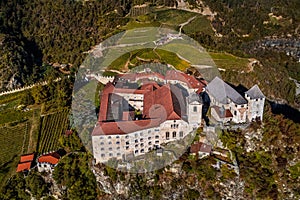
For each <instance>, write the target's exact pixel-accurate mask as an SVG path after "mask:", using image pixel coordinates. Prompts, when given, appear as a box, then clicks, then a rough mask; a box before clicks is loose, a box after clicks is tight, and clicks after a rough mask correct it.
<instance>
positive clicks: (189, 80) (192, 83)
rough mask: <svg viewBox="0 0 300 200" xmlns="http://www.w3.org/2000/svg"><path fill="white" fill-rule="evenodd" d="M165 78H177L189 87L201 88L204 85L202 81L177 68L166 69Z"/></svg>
mask: <svg viewBox="0 0 300 200" xmlns="http://www.w3.org/2000/svg"><path fill="white" fill-rule="evenodd" d="M166 80H178V81H181V82H184V83H186V84H187V85H188V87H190V88H199V89H200V88H201V90H202V88H203V87H204V86H205V84H204V83H202V82H200V81H199V80H197V79H196V78H195V77H194V76H193V75H188V74H186V73H183V72H181V71H177V70H169V71H167V73H166Z"/></svg>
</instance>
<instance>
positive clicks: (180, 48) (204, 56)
mask: <svg viewBox="0 0 300 200" xmlns="http://www.w3.org/2000/svg"><path fill="white" fill-rule="evenodd" d="M199 48H200V46H199ZM162 49H163V50H166V51H172V52H174V53H177V54H178V55H179V56H180V57H182V58H184V59H186V60H187V61H188V62H190V63H191V64H193V65H209V66H214V63H213V62H212V60H211V58H210V56H209V54H208V53H206V52H203V51H202V50H199V49H197V47H196V48H195V46H194V45H191V44H188V43H177V42H176V43H173V42H171V43H169V44H166V45H165V46H163V47H162Z"/></svg>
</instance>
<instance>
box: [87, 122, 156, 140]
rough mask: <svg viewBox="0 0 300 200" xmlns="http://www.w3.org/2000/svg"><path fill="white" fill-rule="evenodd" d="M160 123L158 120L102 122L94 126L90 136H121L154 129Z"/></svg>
mask: <svg viewBox="0 0 300 200" xmlns="http://www.w3.org/2000/svg"><path fill="white" fill-rule="evenodd" d="M160 123H161V120H160V119H146V120H134V121H119V122H103V123H100V125H99V126H96V127H95V128H94V130H93V133H92V136H96V135H121V134H127V133H132V132H135V131H138V130H143V129H148V128H152V127H156V126H158V125H159V124H160Z"/></svg>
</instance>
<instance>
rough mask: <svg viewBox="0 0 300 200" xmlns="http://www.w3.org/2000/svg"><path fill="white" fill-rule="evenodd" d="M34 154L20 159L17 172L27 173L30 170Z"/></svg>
mask: <svg viewBox="0 0 300 200" xmlns="http://www.w3.org/2000/svg"><path fill="white" fill-rule="evenodd" d="M33 159H34V154H33V153H32V154H25V155H22V156H21V157H20V162H19V164H18V167H17V170H16V171H17V172H24V171H29V170H30V169H31V165H32V161H33Z"/></svg>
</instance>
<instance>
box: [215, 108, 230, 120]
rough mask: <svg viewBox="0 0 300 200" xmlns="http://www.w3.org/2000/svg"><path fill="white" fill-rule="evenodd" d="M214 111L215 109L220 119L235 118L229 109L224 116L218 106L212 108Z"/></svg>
mask: <svg viewBox="0 0 300 200" xmlns="http://www.w3.org/2000/svg"><path fill="white" fill-rule="evenodd" d="M212 108H213V109H215V111H216V112H217V114H218V116H219V117H220V118H230V117H233V115H232V113H231V111H230V110H229V109H226V110H225V113H224V114H221V111H220V107H218V106H212Z"/></svg>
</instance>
